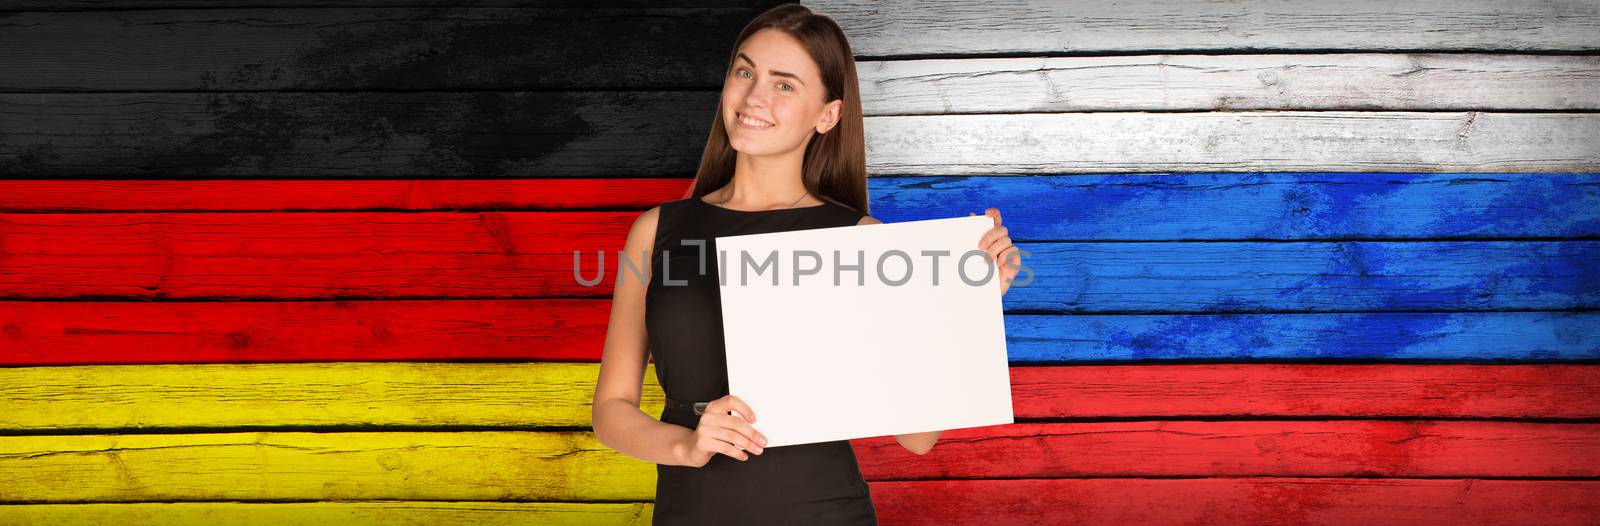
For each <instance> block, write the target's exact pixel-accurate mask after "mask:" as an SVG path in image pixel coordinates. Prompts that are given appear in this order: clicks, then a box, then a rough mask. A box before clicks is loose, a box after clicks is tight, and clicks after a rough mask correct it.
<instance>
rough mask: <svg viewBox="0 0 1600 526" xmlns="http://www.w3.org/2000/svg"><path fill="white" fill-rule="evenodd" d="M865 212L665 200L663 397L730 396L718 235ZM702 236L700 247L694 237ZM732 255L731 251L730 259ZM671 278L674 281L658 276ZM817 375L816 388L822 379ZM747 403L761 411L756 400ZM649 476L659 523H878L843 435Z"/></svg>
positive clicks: (660, 306)
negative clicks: (740, 207) (653, 483)
mask: <svg viewBox="0 0 1600 526" xmlns="http://www.w3.org/2000/svg"><path fill="white" fill-rule="evenodd" d="M864 216H865V214H863V213H861V212H860V211H857V210H855V209H853V208H850V207H848V206H844V205H842V204H838V203H835V202H832V201H826V200H825V202H824V204H821V205H815V206H809V207H798V208H785V209H778V210H763V211H754V212H749V211H740V210H733V209H729V208H723V207H720V206H717V205H713V204H711V203H707V202H705V201H702V200H700V198H698V197H690V198H687V199H680V200H676V201H668V202H665V203H662V204H661V207H660V210H659V216H658V219H657V225H656V240H655V250H654V251H653V252H652V253H651V259H650V265H651V269H652V270H651V276H650V284H649V287H648V292H647V293H646V296H645V305H646V306H645V325H646V332H647V334H648V339H649V346H650V352H651V354H652V355H654V358H655V366H656V378H657V380H659V381H660V383H661V388H662V390H663V391H665V393H666V396H667V398H669V399H673V400H678V401H683V402H688V403H691V404H692V403H694V402H708V401H711V400H715V399H717V398H721V397H723V396H725V395H727V394H728V369H727V359H726V355H725V354H724V351H723V335H722V304H721V296H720V293H719V290H718V288H717V287H718V273H717V260H718V257H717V248H716V239H715V237H716V236H731V235H740V234H760V233H768V232H783V231H789V230H806V229H812V228H827V227H838V226H852V225H855V224H856V223H858V222H860V221H861V218H862V217H864ZM683 240H688V241H690V242H691V244H683V243H681V241H683ZM701 240H703V241H704V242H705V245H704V249H703V250H702V248H701V246H699V245H698V244H697V243H698V242H699V241H701ZM702 255H703V256H704V259H702ZM735 257H736V254H730V255H729V260H730V261H737V259H735ZM702 261H703V262H704V272H703V273H702V272H701V264H702ZM669 272H670V274H669ZM668 279H670V280H671V281H672V285H666V284H665V283H666V280H668ZM679 280H683V282H685V283H680V282H679ZM795 323H805V320H795ZM817 381H818V387H819V388H820V387H822V386H823V385H824V383H825V382H826V379H823V378H818V379H817ZM751 409H754V410H755V411H756V415H757V416H758V417H759V416H760V415H761V408H759V407H752V408H751ZM661 421H662V422H667V423H671V424H677V425H680V426H684V427H687V428H689V429H694V428H695V426H696V425H697V424H698V423H699V421H700V417H699V416H696V415H695V414H694V412H693V410H692V409H676V408H673V407H670V406H669V407H668V408H667V409H665V410H663V411H662V413H661ZM656 475H657V476H656V501H655V515H654V520H653V524H656V525H666V524H741V525H743V524H763V525H768V524H770V525H782V524H851V525H854V524H877V516H876V513H875V512H874V511H873V507H872V497H871V495H870V494H869V493H868V490H867V483H866V480H865V479H864V478H863V477H862V475H861V469H860V466H859V465H858V464H857V463H856V456H855V451H854V450H852V449H851V448H850V442H849V441H844V440H841V441H835V442H823V443H813V444H798V445H792V446H781V447H773V448H768V449H766V450H765V451H763V453H762V454H760V455H750V459H749V460H745V461H741V460H739V459H736V458H732V457H729V456H727V455H723V454H720V453H719V454H716V455H712V456H711V460H710V461H709V462H707V463H706V465H705V466H703V467H698V468H694V467H688V466H673V465H666V464H657V465H656Z"/></svg>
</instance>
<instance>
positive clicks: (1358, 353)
mask: <svg viewBox="0 0 1600 526" xmlns="http://www.w3.org/2000/svg"><path fill="white" fill-rule="evenodd" d="M610 309H611V303H610V300H608V299H605V298H589V299H572V300H565V299H547V300H540V299H534V300H523V299H498V300H470V299H469V300H459V299H458V300H379V301H332V302H317V301H271V302H257V301H239V302H234V301H215V302H185V301H160V302H102V301H68V302H28V301H0V365H72V364H79V365H81V364H141V363H151V364H160V363H251V362H303V361H310V362H330V361H351V362H373V361H391V360H461V361H476V360H544V361H584V362H597V361H599V360H600V353H601V350H602V349H603V348H604V345H605V331H606V323H607V321H608V320H609V317H610ZM1005 331H1006V346H1007V351H1008V353H1009V355H1010V361H1011V363H1013V364H1033V363H1052V362H1063V363H1065V362H1119V361H1130V362H1162V361H1173V360H1227V361H1235V362H1259V361H1266V360H1274V361H1317V360H1322V361H1325V360H1386V361H1396V362H1423V363H1426V362H1436V361H1440V360H1452V361H1482V362H1504V361H1529V360H1532V361H1545V362H1550V361H1565V360H1595V359H1600V313H1595V312H1369V313H1275V314H1104V315H1096V314H1072V315H1060V314H1017V313H1014V314H1009V315H1007V316H1006V317H1005Z"/></svg>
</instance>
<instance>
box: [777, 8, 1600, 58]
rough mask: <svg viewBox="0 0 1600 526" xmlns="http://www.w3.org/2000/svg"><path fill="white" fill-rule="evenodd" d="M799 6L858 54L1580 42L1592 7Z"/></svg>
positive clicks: (1474, 47)
mask: <svg viewBox="0 0 1600 526" xmlns="http://www.w3.org/2000/svg"><path fill="white" fill-rule="evenodd" d="M805 4H806V5H807V6H808V7H811V8H812V9H815V10H817V11H819V12H822V13H823V14H826V15H828V16H830V17H832V18H833V19H834V20H837V21H838V23H839V25H840V26H842V27H843V28H844V30H845V34H846V35H847V36H848V37H849V39H850V47H851V50H852V51H854V52H855V54H856V56H857V58H863V57H867V58H871V57H879V56H884V55H891V56H896V57H903V56H926V55H943V54H972V55H981V54H994V53H1013V54H1020V53H1036V54H1047V53H1048V54H1059V53H1078V52H1147V51H1175V50H1214V51H1224V52H1238V51H1270V50H1305V51H1320V50H1340V51H1373V50H1381V51H1389V50H1414V49H1426V50H1439V51H1446V50H1448V51H1502V50H1503V51H1531V50H1543V51H1590V50H1595V49H1600V39H1597V38H1596V37H1595V35H1596V34H1600V5H1596V4H1595V3H1594V2H1588V1H1585V0H1558V1H1553V2H1538V3H1528V2H1520V1H1517V0H1487V1H1477V2H1452V1H1449V0H1423V1H1415V2H1404V3H1395V2H1384V1H1382V0H1359V1H1350V2H1336V3H1319V2H1315V1H1312V0H1294V1H1288V2H1282V1H1268V0H1253V1H1245V2H1221V3H1219V2H1211V1H1207V0H1181V1H1162V0H1138V1H1131V2H1109V3H1108V2H992V1H981V0H938V1H931V2H915V3H911V2H876V1H872V0H814V1H807V2H805Z"/></svg>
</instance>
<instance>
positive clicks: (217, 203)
mask: <svg viewBox="0 0 1600 526" xmlns="http://www.w3.org/2000/svg"><path fill="white" fill-rule="evenodd" d="M1596 177H1597V178H1600V176H1596ZM690 182H691V180H690V179H688V178H679V177H673V178H649V177H629V178H610V179H595V178H567V177H563V178H534V179H321V180H317V179H308V180H256V179H194V180H185V179H150V180H125V179H89V180H84V179H9V180H0V212H265V211H273V212H294V211H385V210H405V211H428V210H433V211H437V210H498V211H510V210H645V209H649V208H651V207H654V206H656V205H659V204H661V203H662V202H665V201H672V200H676V199H682V198H684V197H686V196H687V192H688V191H689V185H690ZM1597 186H1600V185H1597Z"/></svg>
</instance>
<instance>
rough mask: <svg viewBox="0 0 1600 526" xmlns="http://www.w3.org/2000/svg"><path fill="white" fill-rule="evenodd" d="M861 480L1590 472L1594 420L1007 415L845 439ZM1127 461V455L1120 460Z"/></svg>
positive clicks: (1598, 451) (1599, 457)
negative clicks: (934, 430) (916, 446)
mask: <svg viewBox="0 0 1600 526" xmlns="http://www.w3.org/2000/svg"><path fill="white" fill-rule="evenodd" d="M852 445H853V446H854V448H855V451H856V456H857V457H859V458H860V459H861V460H860V462H861V471H862V473H863V474H865V475H866V476H867V478H868V479H869V480H874V481H881V480H939V479H1019V478H1029V479H1031V478H1068V477H1191V476H1206V477H1247V476H1269V477H1433V478H1443V477H1461V478H1478V477H1486V478H1497V477H1508V478H1510V477H1539V478H1596V477H1600V424H1549V423H1526V422H1458V421H1447V420H1434V421H1429V420H1422V421H1417V420H1406V421H1383V420H1344V421H1321V422H1318V421H1301V422H1292V421H1291V422H1285V421H1255V422H1195V421H1143V422H1093V423H1061V424H1011V425H1003V426H987V427H979V428H968V429H955V430H948V431H945V432H944V433H942V434H940V436H939V443H938V445H936V446H934V448H933V449H932V450H930V451H929V452H928V453H927V454H926V455H918V454H916V453H912V452H910V451H907V450H906V449H905V447H903V446H901V445H900V444H899V443H897V442H895V440H894V437H876V438H869V439H863V440H856V441H853V443H852ZM1130 459H1136V460H1131V461H1130Z"/></svg>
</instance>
